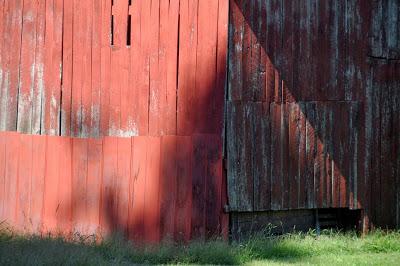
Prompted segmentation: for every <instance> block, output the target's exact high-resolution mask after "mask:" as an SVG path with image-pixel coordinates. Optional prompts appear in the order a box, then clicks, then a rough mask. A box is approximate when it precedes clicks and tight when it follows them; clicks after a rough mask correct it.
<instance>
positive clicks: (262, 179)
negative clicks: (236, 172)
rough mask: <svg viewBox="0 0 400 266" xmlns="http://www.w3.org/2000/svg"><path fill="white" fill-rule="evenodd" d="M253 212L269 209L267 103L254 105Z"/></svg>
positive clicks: (269, 140) (268, 120) (269, 165)
mask: <svg viewBox="0 0 400 266" xmlns="http://www.w3.org/2000/svg"><path fill="white" fill-rule="evenodd" d="M254 105H255V106H254V121H253V123H254V125H253V128H254V133H253V134H254V138H253V140H254V142H253V148H252V149H253V153H254V156H253V157H254V159H253V164H254V166H253V167H254V210H258V211H262V210H269V209H270V208H271V183H270V181H271V175H270V173H271V171H270V170H271V164H270V163H271V161H270V160H271V159H270V158H271V121H270V117H269V103H256V104H254Z"/></svg>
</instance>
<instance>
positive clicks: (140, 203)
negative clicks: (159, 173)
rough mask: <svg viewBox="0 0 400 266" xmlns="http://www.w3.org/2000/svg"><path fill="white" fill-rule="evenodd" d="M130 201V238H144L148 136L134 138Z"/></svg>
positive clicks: (135, 239)
mask: <svg viewBox="0 0 400 266" xmlns="http://www.w3.org/2000/svg"><path fill="white" fill-rule="evenodd" d="M131 149H132V156H131V179H130V185H129V187H130V192H129V195H130V202H129V215H128V219H129V220H128V223H129V228H128V229H129V238H130V239H132V240H133V241H137V242H141V241H143V240H144V212H145V194H146V191H145V184H146V160H147V137H134V138H132V148H131Z"/></svg>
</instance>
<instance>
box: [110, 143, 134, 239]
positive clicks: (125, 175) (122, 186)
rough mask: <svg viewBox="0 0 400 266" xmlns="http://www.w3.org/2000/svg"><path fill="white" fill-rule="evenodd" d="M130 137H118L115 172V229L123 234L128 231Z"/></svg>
mask: <svg viewBox="0 0 400 266" xmlns="http://www.w3.org/2000/svg"><path fill="white" fill-rule="evenodd" d="M131 148H132V143H131V138H118V169H117V173H116V176H115V177H116V178H115V179H114V182H115V194H116V200H117V202H116V203H117V210H116V211H117V215H116V217H115V218H116V221H115V222H116V224H117V229H118V231H120V232H121V233H123V234H124V235H126V234H127V233H128V230H127V226H128V206H129V196H130V195H129V179H130V176H131Z"/></svg>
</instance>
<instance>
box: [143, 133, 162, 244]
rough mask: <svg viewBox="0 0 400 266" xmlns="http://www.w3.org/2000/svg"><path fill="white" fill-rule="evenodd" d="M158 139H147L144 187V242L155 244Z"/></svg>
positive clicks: (158, 187)
mask: <svg viewBox="0 0 400 266" xmlns="http://www.w3.org/2000/svg"><path fill="white" fill-rule="evenodd" d="M160 146H161V141H160V138H159V137H149V138H148V142H147V162H146V185H145V203H144V204H145V214H144V236H145V241H146V242H149V243H157V242H158V241H159V240H160V209H159V206H160V205H159V191H160V183H159V182H160V148H161V147H160Z"/></svg>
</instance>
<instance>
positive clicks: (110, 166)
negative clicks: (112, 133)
mask: <svg viewBox="0 0 400 266" xmlns="http://www.w3.org/2000/svg"><path fill="white" fill-rule="evenodd" d="M102 166H103V171H102V175H103V176H102V185H101V209H100V225H101V230H102V233H103V235H107V234H110V233H111V232H112V231H113V230H115V228H116V225H115V223H114V221H115V220H116V210H117V207H116V206H117V205H116V204H117V202H116V191H115V185H114V183H115V178H116V175H117V167H118V142H117V139H116V138H114V137H105V138H104V139H103V163H102Z"/></svg>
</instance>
